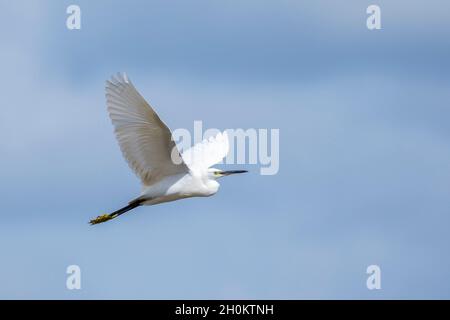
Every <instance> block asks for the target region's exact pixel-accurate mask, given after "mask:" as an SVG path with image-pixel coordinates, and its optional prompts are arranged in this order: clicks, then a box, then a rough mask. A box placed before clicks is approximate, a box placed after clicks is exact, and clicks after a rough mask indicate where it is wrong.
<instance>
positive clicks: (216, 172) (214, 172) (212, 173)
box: [208, 168, 247, 180]
mask: <svg viewBox="0 0 450 320" xmlns="http://www.w3.org/2000/svg"><path fill="white" fill-rule="evenodd" d="M245 172H247V170H228V171H223V170H220V169H216V168H209V169H208V177H209V178H210V179H213V180H215V179H219V178H221V177H225V176H229V175H232V174H236V173H245Z"/></svg>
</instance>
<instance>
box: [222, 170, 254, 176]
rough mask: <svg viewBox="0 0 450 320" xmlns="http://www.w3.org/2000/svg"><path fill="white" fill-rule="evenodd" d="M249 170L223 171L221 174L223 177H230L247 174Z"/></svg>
mask: <svg viewBox="0 0 450 320" xmlns="http://www.w3.org/2000/svg"><path fill="white" fill-rule="evenodd" d="M246 172H248V171H247V170H229V171H222V172H221V173H220V174H221V175H223V176H229V175H232V174H236V173H246Z"/></svg>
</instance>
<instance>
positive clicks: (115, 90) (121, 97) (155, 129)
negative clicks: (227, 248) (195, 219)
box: [91, 74, 246, 224]
mask: <svg viewBox="0 0 450 320" xmlns="http://www.w3.org/2000/svg"><path fill="white" fill-rule="evenodd" d="M106 104H107V107H108V112H109V116H110V118H111V120H112V123H113V125H114V129H115V130H114V131H115V134H116V138H117V141H118V142H119V146H120V149H121V150H122V153H123V156H124V157H125V159H126V160H127V162H128V164H129V165H130V167H131V169H132V170H133V171H134V172H135V173H136V174H137V175H138V177H140V179H141V182H142V192H141V195H140V196H139V197H138V198H136V199H135V200H133V201H131V202H130V203H129V204H128V205H127V206H126V207H124V208H121V209H119V210H117V211H115V212H113V213H111V214H107V215H102V216H99V217H97V218H96V219H94V220H91V223H92V224H96V223H100V222H104V221H107V220H110V219H113V218H115V217H117V216H119V215H121V214H122V213H124V212H126V211H129V210H131V209H133V208H135V207H137V206H139V205H152V204H157V203H162V202H167V201H173V200H178V199H182V198H187V197H196V196H197V197H201V196H211V195H213V194H215V193H216V192H217V190H218V189H219V183H218V182H217V181H216V179H218V178H219V177H222V176H225V175H230V174H234V173H242V172H246V171H244V170H234V171H222V170H219V169H215V168H210V167H211V166H213V165H214V164H216V163H219V162H221V161H222V159H223V158H224V157H226V155H227V154H228V150H229V143H228V136H227V133H226V132H223V133H218V134H217V135H216V136H215V137H211V138H209V139H208V140H203V141H202V142H201V143H198V144H196V145H195V146H193V147H192V148H190V149H188V150H186V151H185V152H183V154H182V155H181V156H180V154H179V152H178V149H177V147H176V145H175V143H174V141H173V140H172V134H171V132H170V130H169V128H168V127H167V126H166V125H165V124H164V122H163V121H161V119H160V118H159V117H158V115H157V114H156V112H155V111H154V110H153V109H152V107H151V106H150V105H149V104H148V103H147V102H146V101H145V99H144V98H143V97H142V96H141V95H140V94H139V92H138V91H137V90H136V88H135V87H134V86H133V84H132V83H131V81H130V80H129V79H128V77H127V76H126V74H117V76H116V77H112V78H111V80H109V81H107V82H106Z"/></svg>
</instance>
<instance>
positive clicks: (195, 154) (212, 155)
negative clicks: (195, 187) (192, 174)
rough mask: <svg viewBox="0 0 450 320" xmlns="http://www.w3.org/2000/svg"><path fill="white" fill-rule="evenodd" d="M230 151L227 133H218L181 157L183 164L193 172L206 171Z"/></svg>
mask: <svg viewBox="0 0 450 320" xmlns="http://www.w3.org/2000/svg"><path fill="white" fill-rule="evenodd" d="M229 149H230V146H229V142H228V135H227V132H226V131H224V132H223V133H220V132H219V133H218V134H217V135H216V136H215V137H210V138H209V139H207V140H206V139H205V140H203V141H202V142H200V143H197V144H196V145H194V146H193V147H192V148H190V149H188V150H186V151H184V152H183V154H182V155H181V156H182V158H183V161H184V163H186V164H187V166H188V167H189V168H190V169H191V170H193V171H201V170H206V169H208V168H209V167H211V166H212V165H215V164H216V163H219V162H220V161H222V159H223V158H225V157H226V156H227V154H228V151H229Z"/></svg>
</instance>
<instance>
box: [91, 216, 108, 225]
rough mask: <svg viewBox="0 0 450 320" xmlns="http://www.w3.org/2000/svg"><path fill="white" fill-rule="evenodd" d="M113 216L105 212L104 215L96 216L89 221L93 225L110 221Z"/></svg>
mask: <svg viewBox="0 0 450 320" xmlns="http://www.w3.org/2000/svg"><path fill="white" fill-rule="evenodd" d="M112 218H113V217H111V216H110V215H109V214H104V215H101V216H98V217H97V218H95V219H92V220H91V221H89V223H90V224H91V225H94V224H98V223H102V222H106V221H108V220H111V219H112Z"/></svg>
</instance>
